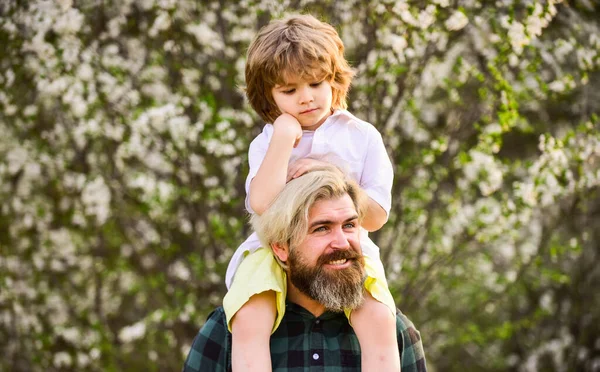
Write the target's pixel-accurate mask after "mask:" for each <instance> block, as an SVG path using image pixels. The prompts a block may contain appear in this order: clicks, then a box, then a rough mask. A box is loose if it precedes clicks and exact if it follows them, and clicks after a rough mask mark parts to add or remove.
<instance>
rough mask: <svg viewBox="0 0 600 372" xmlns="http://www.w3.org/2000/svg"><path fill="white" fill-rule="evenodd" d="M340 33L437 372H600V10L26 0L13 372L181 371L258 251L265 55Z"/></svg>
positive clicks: (7, 140) (15, 196) (11, 75)
mask: <svg viewBox="0 0 600 372" xmlns="http://www.w3.org/2000/svg"><path fill="white" fill-rule="evenodd" d="M289 12H308V13H311V14H314V15H316V16H317V17H319V18H320V19H322V20H324V21H327V22H330V23H331V24H333V25H334V26H335V27H336V28H337V30H338V31H339V32H340V35H341V37H342V39H343V40H344V42H345V45H346V55H347V59H348V60H349V61H350V62H351V64H352V65H353V66H354V67H355V68H356V70H357V77H356V79H355V80H354V83H353V87H352V89H351V92H350V97H349V109H350V110H351V111H352V112H353V113H354V114H355V115H357V116H358V117H359V118H361V119H364V120H367V121H369V122H371V123H373V124H374V125H375V126H376V127H377V129H378V130H379V131H380V132H381V133H382V135H383V138H384V142H385V144H386V147H387V149H388V152H389V155H390V157H391V159H392V162H393V164H394V169H395V182H394V188H393V207H392V213H391V216H390V220H389V222H388V223H387V224H386V225H385V226H384V228H383V229H381V230H380V231H379V232H377V233H375V234H372V236H373V238H374V240H375V241H376V242H377V243H378V245H379V246H380V248H381V253H382V259H383V261H384V265H385V267H386V270H387V275H388V280H389V283H390V286H391V289H392V291H393V294H394V295H395V298H396V300H397V305H398V307H399V308H400V309H401V310H402V311H403V312H404V313H405V314H406V315H407V316H408V317H409V318H411V319H412V320H413V321H414V323H415V324H416V326H417V328H418V329H419V330H420V331H421V336H422V339H423V343H424V345H425V350H426V356H427V362H428V366H429V369H430V370H431V371H434V372H435V371H600V297H599V296H600V265H599V264H598V263H599V262H600V260H599V254H600V195H599V191H600V131H599V129H600V118H599V116H598V114H599V113H600V72H599V70H600V54H599V53H600V4H599V3H598V2H596V1H592V0H572V1H562V2H561V1H554V0H548V1H527V0H514V1H513V0H498V1H479V0H430V1H410V0H405V1H391V0H372V1H366V0H337V1H333V0H331V1H329V0H321V1H313V0H286V1H271V0H268V1H267V0H203V1H196V0H177V1H176V0H53V1H49V0H29V1H18V0H6V1H3V2H2V3H1V4H0V45H1V48H0V132H1V133H0V354H1V355H2V356H3V357H2V358H1V359H0V370H1V371H83V370H85V371H141V370H144V371H178V370H180V369H181V367H182V365H183V361H184V358H185V356H186V355H187V352H188V351H189V347H190V344H191V342H192V340H193V338H194V336H195V335H196V333H197V332H198V329H199V328H200V327H201V326H202V324H203V323H204V321H205V319H206V317H207V315H208V314H209V312H210V311H211V310H212V309H214V308H215V307H216V306H219V305H220V304H221V301H222V297H223V295H224V292H225V285H224V273H225V268H226V266H227V262H228V260H229V258H230V257H231V255H232V253H233V251H234V250H235V248H237V246H238V245H239V244H240V243H241V242H242V241H243V240H244V239H245V237H246V236H247V235H249V233H250V231H249V228H248V226H247V214H246V212H245V210H244V205H243V199H244V197H245V192H244V186H243V184H244V180H245V176H246V174H247V171H248V166H247V156H246V151H247V148H248V145H249V142H250V141H251V139H252V138H254V136H256V135H257V134H258V133H259V132H260V131H261V128H262V126H263V125H264V123H263V122H261V120H260V119H259V118H258V116H257V115H256V114H254V113H253V112H252V110H251V109H250V107H249V105H248V104H247V102H246V101H245V99H244V96H243V94H242V93H241V87H243V85H244V79H243V71H244V63H245V53H246V49H247V46H248V44H249V42H250V40H251V39H252V37H253V36H254V34H255V33H256V31H257V30H258V28H260V27H261V26H263V25H265V24H266V23H268V21H269V20H270V19H272V18H273V17H280V16H282V15H284V14H286V13H289Z"/></svg>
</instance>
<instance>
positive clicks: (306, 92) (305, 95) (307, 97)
mask: <svg viewBox="0 0 600 372" xmlns="http://www.w3.org/2000/svg"><path fill="white" fill-rule="evenodd" d="M312 101H313V95H312V92H311V91H310V87H308V86H306V87H302V88H300V104H301V105H303V104H305V103H309V102H312Z"/></svg>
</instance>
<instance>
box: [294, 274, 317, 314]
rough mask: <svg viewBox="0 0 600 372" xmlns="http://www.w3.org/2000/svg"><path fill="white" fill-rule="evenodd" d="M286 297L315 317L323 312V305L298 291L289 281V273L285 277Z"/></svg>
mask: <svg viewBox="0 0 600 372" xmlns="http://www.w3.org/2000/svg"><path fill="white" fill-rule="evenodd" d="M287 299H288V301H290V302H293V303H295V304H297V305H300V306H302V307H303V308H305V309H306V310H308V311H309V312H310V313H311V314H312V315H314V316H315V317H319V316H321V315H322V314H323V313H324V312H325V306H323V305H322V304H321V303H319V302H317V301H315V300H313V299H312V298H310V297H308V296H307V295H305V294H304V293H302V292H300V290H299V289H298V288H296V287H295V286H294V285H293V284H292V282H291V281H290V277H289V275H288V278H287Z"/></svg>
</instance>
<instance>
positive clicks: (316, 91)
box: [271, 78, 333, 130]
mask: <svg viewBox="0 0 600 372" xmlns="http://www.w3.org/2000/svg"><path fill="white" fill-rule="evenodd" d="M271 93H272V94H273V99H274V100H275V103H276V104H277V107H278V108H279V110H280V111H281V112H282V113H287V114H290V115H292V116H293V117H295V118H296V119H297V120H298V122H300V125H301V126H302V129H305V130H315V129H317V128H318V127H319V126H321V124H323V122H324V121H325V119H327V118H328V117H329V115H331V101H332V98H333V92H332V90H331V84H329V82H328V81H327V80H315V81H311V80H304V79H301V78H292V79H288V80H287V81H286V83H285V84H283V85H275V86H274V87H273V89H272V90H271Z"/></svg>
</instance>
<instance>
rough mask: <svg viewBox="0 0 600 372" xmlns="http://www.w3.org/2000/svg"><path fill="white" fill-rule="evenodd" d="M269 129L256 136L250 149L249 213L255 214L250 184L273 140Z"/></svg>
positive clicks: (247, 198)
mask: <svg viewBox="0 0 600 372" xmlns="http://www.w3.org/2000/svg"><path fill="white" fill-rule="evenodd" d="M269 129H270V128H268V125H267V126H265V128H264V129H263V131H262V133H261V134H259V135H258V136H256V138H255V139H254V140H253V141H252V143H250V148H249V149H248V163H249V166H250V170H249V171H248V177H246V210H248V212H249V213H254V211H253V210H252V208H251V207H250V182H252V179H253V178H254V176H256V173H258V169H259V168H260V165H261V164H262V162H263V160H264V159H265V154H266V153H267V149H268V148H269V141H270V138H271V130H269Z"/></svg>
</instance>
